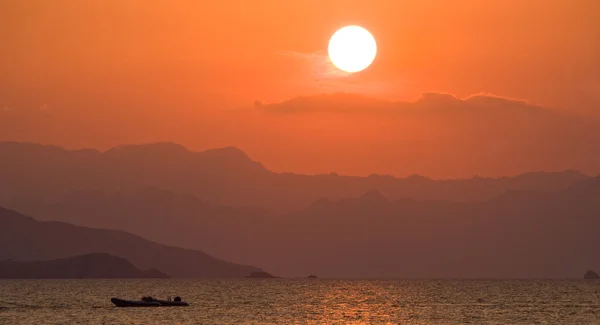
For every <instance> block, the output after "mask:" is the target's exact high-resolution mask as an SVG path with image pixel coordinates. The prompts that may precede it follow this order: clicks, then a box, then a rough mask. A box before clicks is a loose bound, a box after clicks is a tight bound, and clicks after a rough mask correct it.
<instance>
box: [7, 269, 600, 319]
mask: <svg viewBox="0 0 600 325" xmlns="http://www.w3.org/2000/svg"><path fill="white" fill-rule="evenodd" d="M143 295H152V296H155V297H158V298H161V297H162V298H166V296H167V295H171V296H175V295H180V296H182V297H183V299H184V300H186V301H188V302H189V303H190V304H191V306H190V307H185V308H166V307H163V308H117V307H114V306H113V305H112V304H111V302H110V298H111V297H120V298H128V299H139V298H140V297H141V296H143ZM0 323H2V324H242V323H244V324H397V323H402V324H469V323H470V324H533V323H542V324H600V281H550V280H547V281H541V280H540V281H527V280H519V281H484V280H447V281H435V280H423V281H383V280H320V279H319V280H308V279H236V280H195V279H160V280H146V279H139V280H138V279H136V280H0Z"/></svg>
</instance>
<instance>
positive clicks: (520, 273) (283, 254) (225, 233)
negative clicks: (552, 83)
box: [0, 142, 600, 278]
mask: <svg viewBox="0 0 600 325" xmlns="http://www.w3.org/2000/svg"><path fill="white" fill-rule="evenodd" d="M0 152H2V153H3V154H4V155H5V156H6V157H8V159H5V160H2V161H0V165H1V166H0V167H2V168H0V180H2V182H0V193H2V195H1V196H0V198H1V199H2V203H3V204H4V205H5V206H7V207H9V208H12V209H15V210H18V211H20V212H22V213H25V214H27V215H31V216H33V217H35V218H37V219H39V220H46V221H50V220H59V221H62V222H68V223H70V224H74V225H77V226H73V225H69V226H66V225H65V224H64V223H56V222H41V223H40V222H37V221H35V222H36V223H37V224H41V225H45V227H50V226H51V225H62V226H60V227H59V228H61V227H67V228H68V227H76V228H77V229H80V228H81V229H85V230H82V231H83V232H89V231H91V232H94V231H99V230H90V229H89V228H83V227H95V228H108V229H119V230H123V231H127V232H129V233H131V234H135V235H137V236H141V237H144V238H148V239H149V240H152V241H154V242H160V243H164V244H166V245H172V246H177V247H185V248H186V249H175V248H174V247H171V248H170V249H171V250H174V251H176V252H177V254H175V255H177V258H175V260H176V262H175V263H174V264H173V265H172V266H171V267H169V266H168V264H169V263H167V262H164V263H162V264H160V265H157V264H156V263H154V262H153V263H150V258H149V257H148V256H144V258H140V257H136V255H137V254H141V253H142V252H144V251H146V249H144V250H142V251H136V252H135V254H133V253H129V254H125V253H124V252H122V251H106V252H108V253H111V254H113V253H114V255H116V256H120V257H124V258H127V259H129V260H130V261H131V262H132V263H133V264H134V265H136V267H139V268H142V269H147V268H157V269H158V270H160V271H163V272H166V273H167V274H169V275H173V276H214V275H216V274H220V273H222V272H223V271H222V270H220V271H219V272H216V271H215V272H213V273H210V272H208V273H206V272H205V273H202V271H200V269H201V268H202V266H201V264H202V263H205V264H206V263H208V264H209V265H212V264H213V261H212V260H210V256H214V257H215V258H218V259H222V260H228V261H236V262H237V263H242V264H247V265H260V266H261V267H262V268H265V269H267V270H269V272H273V273H274V274H278V275H282V276H305V275H306V274H319V276H320V277H344V278H364V277H367V278H407V277H409V278H412V277H417V278H422V277H427V278H432V277H434V278H448V277H451V278H465V277H467V278H478V277H484V278H564V277H580V275H581V272H582V270H585V269H594V268H596V269H597V268H598V267H599V266H600V265H598V263H599V262H600V250H598V249H597V247H600V241H599V239H598V236H597V235H596V229H600V177H590V176H586V175H584V174H581V173H579V172H577V171H562V172H532V173H525V174H521V175H517V176H514V177H502V178H484V177H474V178H471V179H459V180H434V179H429V178H426V177H423V176H419V175H413V176H409V177H405V178H396V177H392V176H385V175H371V176H369V177H355V176H341V175H337V174H335V173H332V174H327V175H298V174H291V173H275V172H271V171H269V170H267V169H266V168H265V167H263V166H262V165H261V164H260V163H257V162H254V161H252V160H251V159H250V158H249V157H248V156H247V155H246V154H245V153H243V152H242V151H240V150H239V149H236V148H223V149H213V150H207V151H204V152H191V151H188V150H187V149H185V148H183V147H181V146H179V145H175V144H168V143H162V144H150V145H139V146H122V147H117V148H114V149H111V150H108V151H106V152H98V151H95V150H80V151H71V150H65V149H61V148H57V147H49V146H41V145H35V144H22V143H8V142H5V143H0ZM44 162H47V163H44ZM53 227H57V226H51V227H50V228H53ZM105 231H108V230H105ZM108 232H109V233H113V232H114V231H108ZM115 233H119V234H123V233H122V232H118V231H117V232H115ZM53 234H56V235H57V236H59V237H60V236H62V233H61V232H60V231H55V232H53ZM127 235H128V236H132V235H129V234H127ZM67 237H69V236H67ZM117 237H118V236H117ZM136 238H138V237H136ZM139 239H141V238H139ZM34 242H35V241H34ZM75 242H76V241H72V244H74V245H75ZM144 242H145V241H144ZM151 244H152V245H158V247H160V249H159V250H158V251H161V252H164V255H161V256H162V257H161V258H164V259H167V257H166V256H170V255H171V253H166V251H165V249H166V248H164V247H163V245H159V244H155V243H151ZM44 245H45V244H44ZM86 245H88V244H86ZM42 246H43V245H42ZM84 246H85V245H84ZM3 247H4V246H3ZM86 247H87V246H86ZM111 247H112V246H111ZM153 247H154V246H153ZM93 248H94V249H93V250H90V249H91V248H90V247H87V248H86V250H77V251H74V250H73V249H71V248H63V247H61V249H59V250H58V251H68V254H62V255H60V254H58V255H57V254H55V253H52V254H46V255H44V254H41V253H34V252H35V250H33V251H27V250H24V251H20V253H19V254H22V255H20V256H25V257H26V258H27V259H29V260H36V259H37V260H39V259H53V258H61V257H68V256H72V255H76V254H83V253H86V252H95V251H98V250H97V249H96V248H95V247H93ZM3 250H4V249H3ZM191 250H200V251H203V252H206V253H207V254H208V255H210V256H208V255H206V256H208V258H209V259H208V261H209V262H206V260H203V261H204V262H202V263H200V262H199V263H197V265H196V266H195V269H194V270H193V271H192V270H191V269H190V270H188V271H189V272H183V271H182V268H184V267H185V266H184V265H183V264H182V262H181V261H182V260H184V259H187V258H189V257H187V256H188V255H185V254H189V256H192V255H193V254H192V253H191ZM184 251H185V252H187V253H185V254H184V253H182V252H184ZM40 252H44V249H41V250H40ZM194 254H197V255H193V256H199V255H200V253H194ZM125 255H127V256H125ZM202 256H205V255H202ZM206 256H205V257H206ZM194 258H196V257H194ZM177 263H179V264H177ZM175 264H177V265H178V266H177V267H174V265H175ZM220 265H222V264H220ZM227 265H229V264H227ZM242 269H243V270H239V269H237V268H236V271H229V269H228V271H227V272H225V273H226V274H228V275H232V276H239V275H247V274H248V273H249V271H250V267H242Z"/></svg>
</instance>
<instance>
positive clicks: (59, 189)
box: [0, 142, 589, 213]
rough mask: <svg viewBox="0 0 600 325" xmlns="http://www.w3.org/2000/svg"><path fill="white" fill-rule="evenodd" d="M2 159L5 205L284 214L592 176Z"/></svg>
mask: <svg viewBox="0 0 600 325" xmlns="http://www.w3.org/2000/svg"><path fill="white" fill-rule="evenodd" d="M0 156H1V157H3V159H1V160H0V180H1V182H0V204H2V205H4V206H13V205H16V203H14V202H15V201H23V200H25V201H27V200H30V199H36V200H43V201H50V202H52V201H57V200H61V197H62V196H64V195H67V194H69V193H71V192H74V191H100V192H104V193H114V192H117V191H124V192H128V191H136V190H140V189H145V188H147V187H155V188H159V189H162V190H168V191H171V192H174V193H177V194H187V195H193V196H195V197H197V198H199V199H202V200H204V201H208V202H212V203H215V204H218V205H223V206H237V207H239V206H255V207H261V208H264V209H268V210H271V211H273V212H276V213H282V212H292V211H296V210H299V209H302V208H304V207H306V206H308V205H310V204H311V203H312V202H314V201H316V200H319V199H322V198H329V199H343V198H348V197H357V196H359V195H361V194H362V193H364V192H366V191H369V190H372V189H377V190H379V191H380V192H381V193H383V194H384V195H385V196H386V197H388V198H390V199H404V198H410V199H415V200H445V201H456V202H467V201H482V200H488V199H491V198H493V197H496V196H498V195H500V194H502V193H504V192H505V191H506V190H533V191H538V190H540V191H555V190H561V189H565V188H567V187H569V186H571V185H572V184H574V183H576V182H579V181H583V180H585V179H589V177H588V176H586V175H583V174H581V173H579V172H577V171H563V172H533V173H525V174H522V175H518V176H514V177H501V178H485V177H474V178H471V179H457V180H434V179H429V178H427V177H424V176H420V175H412V176H408V177H404V178H397V177H392V176H387V175H370V176H368V177H355V176H341V175H338V174H336V173H330V174H324V175H299V174H293V173H275V172H271V171H269V170H268V169H266V168H265V167H264V166H263V165H262V164H260V163H258V162H255V161H252V160H251V159H250V158H249V157H248V156H247V155H246V154H245V153H244V152H243V151H241V150H239V149H237V148H234V147H227V148H221V149H211V150H206V151H202V152H192V151H189V150H187V149H186V148H184V147H183V146H180V145H177V144H173V143H155V144H147V145H125V146H120V147H115V148H112V149H110V150H107V151H105V152H99V151H97V150H93V149H85V150H65V149H63V148H60V147H55V146H46V145H39V144H31V143H17V142H0Z"/></svg>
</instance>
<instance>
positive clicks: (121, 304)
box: [110, 298, 189, 307]
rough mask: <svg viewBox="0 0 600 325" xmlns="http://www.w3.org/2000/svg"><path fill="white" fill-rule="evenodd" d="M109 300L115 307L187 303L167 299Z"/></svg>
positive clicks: (171, 305)
mask: <svg viewBox="0 0 600 325" xmlns="http://www.w3.org/2000/svg"><path fill="white" fill-rule="evenodd" d="M110 301H111V302H112V303H113V304H115V306H117V307H185V306H189V304H188V303H187V302H185V301H168V300H153V301H142V300H125V299H119V298H111V299H110Z"/></svg>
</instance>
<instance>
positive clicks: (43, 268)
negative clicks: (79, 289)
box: [0, 253, 169, 279]
mask: <svg viewBox="0 0 600 325" xmlns="http://www.w3.org/2000/svg"><path fill="white" fill-rule="evenodd" d="M168 277H169V276H168V275H166V274H164V273H162V272H160V271H158V270H155V269H151V270H147V271H142V270H140V269H138V268H136V267H135V266H133V264H131V263H130V262H129V261H128V260H126V259H124V258H120V257H116V256H112V255H110V254H106V253H90V254H85V255H79V256H73V257H69V258H61V259H56V260H49V261H33V262H17V261H12V260H7V261H0V278H1V279H73V278H75V279H85V278H92V279H94V278H95V279H98V278H120V279H123V278H168Z"/></svg>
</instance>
